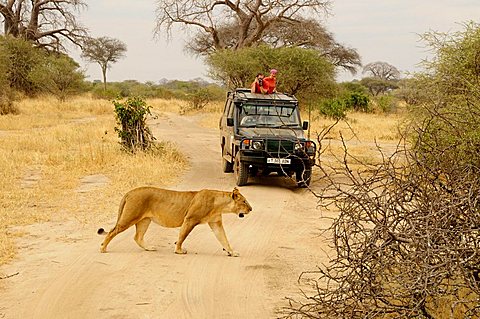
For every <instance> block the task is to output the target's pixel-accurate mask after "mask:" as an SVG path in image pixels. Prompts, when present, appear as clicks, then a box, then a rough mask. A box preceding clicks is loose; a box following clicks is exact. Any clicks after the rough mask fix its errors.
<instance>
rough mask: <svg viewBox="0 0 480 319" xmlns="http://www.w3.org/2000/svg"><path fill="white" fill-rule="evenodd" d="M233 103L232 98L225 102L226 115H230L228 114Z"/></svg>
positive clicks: (224, 111)
mask: <svg viewBox="0 0 480 319" xmlns="http://www.w3.org/2000/svg"><path fill="white" fill-rule="evenodd" d="M231 105H232V100H231V99H227V102H226V103H225V109H224V110H223V115H224V116H227V117H228V115H229V114H230V108H231Z"/></svg>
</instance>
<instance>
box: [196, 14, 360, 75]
mask: <svg viewBox="0 0 480 319" xmlns="http://www.w3.org/2000/svg"><path fill="white" fill-rule="evenodd" d="M252 24H253V25H256V23H255V22H253V23H252ZM217 32H218V34H219V36H220V37H221V38H223V39H225V40H224V47H223V48H222V49H227V48H228V49H235V45H236V43H237V42H238V25H236V24H235V23H232V24H230V25H228V26H223V27H218V28H217ZM261 44H266V45H268V46H270V47H272V48H281V47H301V48H307V49H315V50H317V51H319V52H320V55H321V56H322V57H324V58H326V59H327V60H329V61H330V62H331V63H332V64H333V65H334V66H336V67H341V68H344V69H346V70H348V71H350V72H351V73H352V74H355V73H356V68H357V67H359V66H361V62H360V55H359V54H358V52H357V51H356V50H354V49H352V48H348V47H346V46H343V45H341V44H339V43H337V42H336V41H335V39H334V37H333V35H332V34H331V33H330V32H328V31H327V30H326V29H325V28H324V27H323V26H322V25H321V24H320V23H319V22H318V21H316V20H313V19H303V18H299V19H298V21H290V20H289V21H279V22H276V23H274V24H271V25H270V26H269V27H268V28H266V29H265V30H264V32H263V35H262V36H261V38H260V39H259V40H258V42H256V43H254V44H252V46H257V45H261ZM187 49H188V50H189V51H191V52H193V53H195V54H198V55H210V54H212V53H214V52H215V51H216V50H218V48H216V47H215V43H214V42H213V39H212V37H211V36H210V34H208V33H205V32H198V33H196V35H195V37H193V38H192V40H191V41H189V43H188V44H187Z"/></svg>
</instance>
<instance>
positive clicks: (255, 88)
mask: <svg viewBox="0 0 480 319" xmlns="http://www.w3.org/2000/svg"><path fill="white" fill-rule="evenodd" d="M263 79H264V75H263V73H258V74H257V76H256V77H255V81H253V82H252V85H250V91H251V92H252V93H262V94H265V93H267V90H265V89H264V88H263Z"/></svg>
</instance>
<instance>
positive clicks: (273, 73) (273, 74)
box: [270, 69, 277, 77]
mask: <svg viewBox="0 0 480 319" xmlns="http://www.w3.org/2000/svg"><path fill="white" fill-rule="evenodd" d="M270 76H272V77H276V76H277V70H276V69H271V70H270Z"/></svg>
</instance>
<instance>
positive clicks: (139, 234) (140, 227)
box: [134, 218, 156, 251]
mask: <svg viewBox="0 0 480 319" xmlns="http://www.w3.org/2000/svg"><path fill="white" fill-rule="evenodd" d="M151 221H152V220H151V219H150V218H144V219H142V220H141V221H139V222H138V223H136V224H135V227H136V232H135V237H134V239H135V242H136V243H137V244H138V246H140V247H141V248H143V249H145V250H147V251H154V250H156V249H155V247H147V246H146V245H145V241H144V239H143V236H145V233H146V232H147V229H148V226H149V225H150V222H151Z"/></svg>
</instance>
